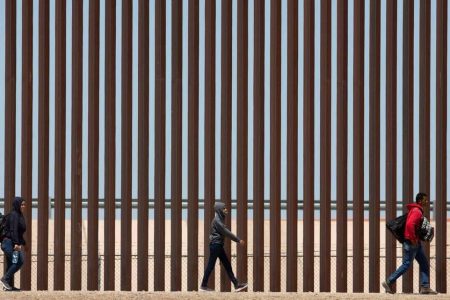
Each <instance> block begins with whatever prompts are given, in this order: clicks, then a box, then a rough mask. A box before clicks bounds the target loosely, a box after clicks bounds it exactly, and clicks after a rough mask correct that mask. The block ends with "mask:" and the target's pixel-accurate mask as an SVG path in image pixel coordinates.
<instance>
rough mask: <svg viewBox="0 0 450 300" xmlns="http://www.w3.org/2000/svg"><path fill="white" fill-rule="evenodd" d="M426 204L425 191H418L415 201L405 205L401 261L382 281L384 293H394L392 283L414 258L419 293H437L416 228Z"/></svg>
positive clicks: (409, 265)
mask: <svg viewBox="0 0 450 300" xmlns="http://www.w3.org/2000/svg"><path fill="white" fill-rule="evenodd" d="M427 204H428V195H427V194H425V193H418V194H417V196H416V203H410V204H408V205H407V206H406V207H407V208H408V216H407V217H406V224H405V242H404V243H403V262H402V265H401V266H400V267H399V268H398V269H397V270H396V271H395V272H394V273H392V274H391V275H390V276H389V277H388V278H387V279H386V281H384V282H383V283H382V285H383V287H384V289H385V290H386V293H390V294H394V290H393V288H392V286H393V284H394V283H395V281H396V280H397V279H398V278H399V277H400V276H402V275H403V274H404V273H405V272H406V271H407V270H408V269H409V268H410V267H411V266H412V263H413V261H414V259H416V260H417V262H418V263H419V267H420V274H419V277H420V290H419V292H420V294H437V292H436V291H434V290H432V289H431V288H430V266H429V264H428V260H427V257H426V256H425V252H424V250H423V247H422V244H421V242H420V239H419V237H418V235H417V229H418V228H419V226H420V225H421V222H422V217H423V207H424V206H426V205H427Z"/></svg>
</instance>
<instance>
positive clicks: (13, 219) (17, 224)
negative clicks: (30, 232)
mask: <svg viewBox="0 0 450 300" xmlns="http://www.w3.org/2000/svg"><path fill="white" fill-rule="evenodd" d="M24 209H25V200H24V199H23V198H21V197H15V198H14V202H13V208H12V210H11V212H10V213H9V215H8V216H7V220H6V222H7V223H6V229H7V231H6V234H5V236H4V238H3V240H2V250H3V253H5V255H6V259H7V262H8V265H7V269H6V272H5V274H4V275H3V277H2V278H1V279H0V282H1V283H2V285H3V289H4V290H7V291H11V290H16V291H17V290H19V289H17V288H15V287H13V286H11V280H12V278H13V276H14V274H15V273H16V272H17V271H19V270H20V268H21V267H22V265H23V262H24V256H23V246H24V245H25V240H24V238H23V234H24V233H25V231H26V229H27V226H26V224H25V218H24V216H23V211H24ZM15 251H17V252H16V253H17V254H18V257H17V262H15V263H13V254H14V252H15Z"/></svg>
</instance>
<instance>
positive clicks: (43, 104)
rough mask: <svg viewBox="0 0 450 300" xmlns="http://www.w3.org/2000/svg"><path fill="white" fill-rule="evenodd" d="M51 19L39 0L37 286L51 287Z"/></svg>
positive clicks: (45, 3) (46, 6)
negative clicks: (49, 244)
mask: <svg viewBox="0 0 450 300" xmlns="http://www.w3.org/2000/svg"><path fill="white" fill-rule="evenodd" d="M49 19H50V4H49V1H48V0H40V1H39V113H38V114H39V129H38V130H39V136H38V147H39V149H38V157H39V161H38V236H39V239H38V245H37V247H38V249H37V250H38V251H37V260H38V261H37V272H38V274H39V276H38V277H37V289H38V290H47V289H48V217H49V211H48V210H49V195H48V183H49V182H48V174H49V171H48V170H49V165H48V160H49V51H50V46H49Z"/></svg>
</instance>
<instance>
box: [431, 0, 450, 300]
mask: <svg viewBox="0 0 450 300" xmlns="http://www.w3.org/2000/svg"><path fill="white" fill-rule="evenodd" d="M436 7H437V9H436V10H437V17H436V19H437V24H436V112H437V113H436V203H435V206H434V213H435V216H436V290H437V291H438V292H439V293H447V262H446V257H447V209H446V207H447V200H446V199H447V185H446V184H447V168H446V166H447V47H448V46H447V30H448V29H447V25H448V11H447V9H448V3H447V1H446V0H438V1H437V5H436Z"/></svg>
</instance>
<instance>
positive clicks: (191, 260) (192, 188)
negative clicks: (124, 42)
mask: <svg viewBox="0 0 450 300" xmlns="http://www.w3.org/2000/svg"><path fill="white" fill-rule="evenodd" d="M188 10H189V11H188V14H189V16H188V22H189V24H188V31H189V33H188V55H189V57H188V72H189V75H188V110H189V116H188V266H187V271H188V274H189V276H188V278H187V289H188V291H195V290H198V117H199V115H198V109H199V107H198V76H199V74H198V62H199V54H198V42H199V41H198V39H199V19H198V17H199V4H198V0H189V9H188Z"/></svg>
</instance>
